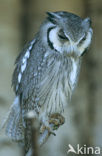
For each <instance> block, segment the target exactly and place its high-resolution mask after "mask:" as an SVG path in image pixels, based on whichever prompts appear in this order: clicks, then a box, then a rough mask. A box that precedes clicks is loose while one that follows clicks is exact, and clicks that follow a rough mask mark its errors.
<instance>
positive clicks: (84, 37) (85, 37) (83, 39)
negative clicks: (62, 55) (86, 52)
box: [79, 35, 86, 44]
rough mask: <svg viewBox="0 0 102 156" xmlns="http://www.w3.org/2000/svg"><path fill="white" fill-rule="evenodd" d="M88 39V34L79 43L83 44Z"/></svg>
mask: <svg viewBox="0 0 102 156" xmlns="http://www.w3.org/2000/svg"><path fill="white" fill-rule="evenodd" d="M85 40H86V35H85V36H84V37H83V38H82V40H81V41H80V42H79V44H82V43H83V42H84V41H85Z"/></svg>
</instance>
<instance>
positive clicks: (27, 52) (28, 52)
mask: <svg viewBox="0 0 102 156" xmlns="http://www.w3.org/2000/svg"><path fill="white" fill-rule="evenodd" d="M29 56H30V51H29V50H27V51H26V53H25V55H24V57H25V58H29Z"/></svg>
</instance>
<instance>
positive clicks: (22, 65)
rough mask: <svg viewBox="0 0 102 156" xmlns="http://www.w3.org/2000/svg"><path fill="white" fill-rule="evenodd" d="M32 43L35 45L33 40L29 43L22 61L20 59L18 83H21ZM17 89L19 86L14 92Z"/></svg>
mask: <svg viewBox="0 0 102 156" xmlns="http://www.w3.org/2000/svg"><path fill="white" fill-rule="evenodd" d="M34 43H35V40H33V41H31V42H30V46H29V47H28V49H27V51H26V53H25V55H24V57H23V59H22V64H21V71H20V73H19V74H18V83H20V82H21V78H22V74H23V72H24V71H25V69H26V65H27V59H28V58H29V56H30V51H31V49H32V46H33V44H34ZM18 87H19V86H18V85H17V86H16V91H17V90H18Z"/></svg>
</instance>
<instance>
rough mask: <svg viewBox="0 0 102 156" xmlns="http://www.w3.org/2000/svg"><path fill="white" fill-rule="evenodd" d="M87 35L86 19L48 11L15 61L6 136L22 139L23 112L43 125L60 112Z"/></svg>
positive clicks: (89, 33)
mask: <svg viewBox="0 0 102 156" xmlns="http://www.w3.org/2000/svg"><path fill="white" fill-rule="evenodd" d="M91 38H92V28H91V24H90V19H89V18H86V19H82V18H80V17H79V16H77V15H74V14H72V13H68V12H54V13H48V17H47V18H46V20H45V21H44V22H43V24H42V25H41V27H40V29H39V32H38V33H37V34H36V36H35V38H34V39H33V40H32V41H31V42H30V43H29V44H28V45H27V46H26V47H25V48H24V49H23V51H22V52H21V53H20V55H19V56H18V58H17V60H16V68H15V71H14V74H13V79H12V85H13V88H14V92H15V94H16V100H15V102H14V104H13V105H12V107H11V112H10V114H9V117H8V120H7V127H6V133H7V135H8V136H10V137H11V138H12V139H13V140H23V139H24V129H25V128H27V127H26V126H27V125H26V121H25V115H26V113H27V112H29V111H30V110H34V111H35V112H36V113H37V114H38V118H39V120H40V121H41V122H42V123H44V124H45V125H46V122H47V121H48V118H49V114H53V113H61V114H63V111H64V108H65V106H66V105H67V104H68V102H69V101H70V98H71V95H72V92H73V90H74V88H75V85H76V82H77V79H78V73H79V69H80V60H81V55H82V54H83V52H84V51H85V50H86V49H87V48H88V47H89V45H90V43H91ZM15 129H16V130H15Z"/></svg>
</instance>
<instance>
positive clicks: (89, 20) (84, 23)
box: [82, 17, 92, 28]
mask: <svg viewBox="0 0 102 156" xmlns="http://www.w3.org/2000/svg"><path fill="white" fill-rule="evenodd" d="M91 23H92V22H91V19H90V17H87V18H85V19H84V20H83V23H82V25H83V26H84V27H87V28H89V27H91Z"/></svg>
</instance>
